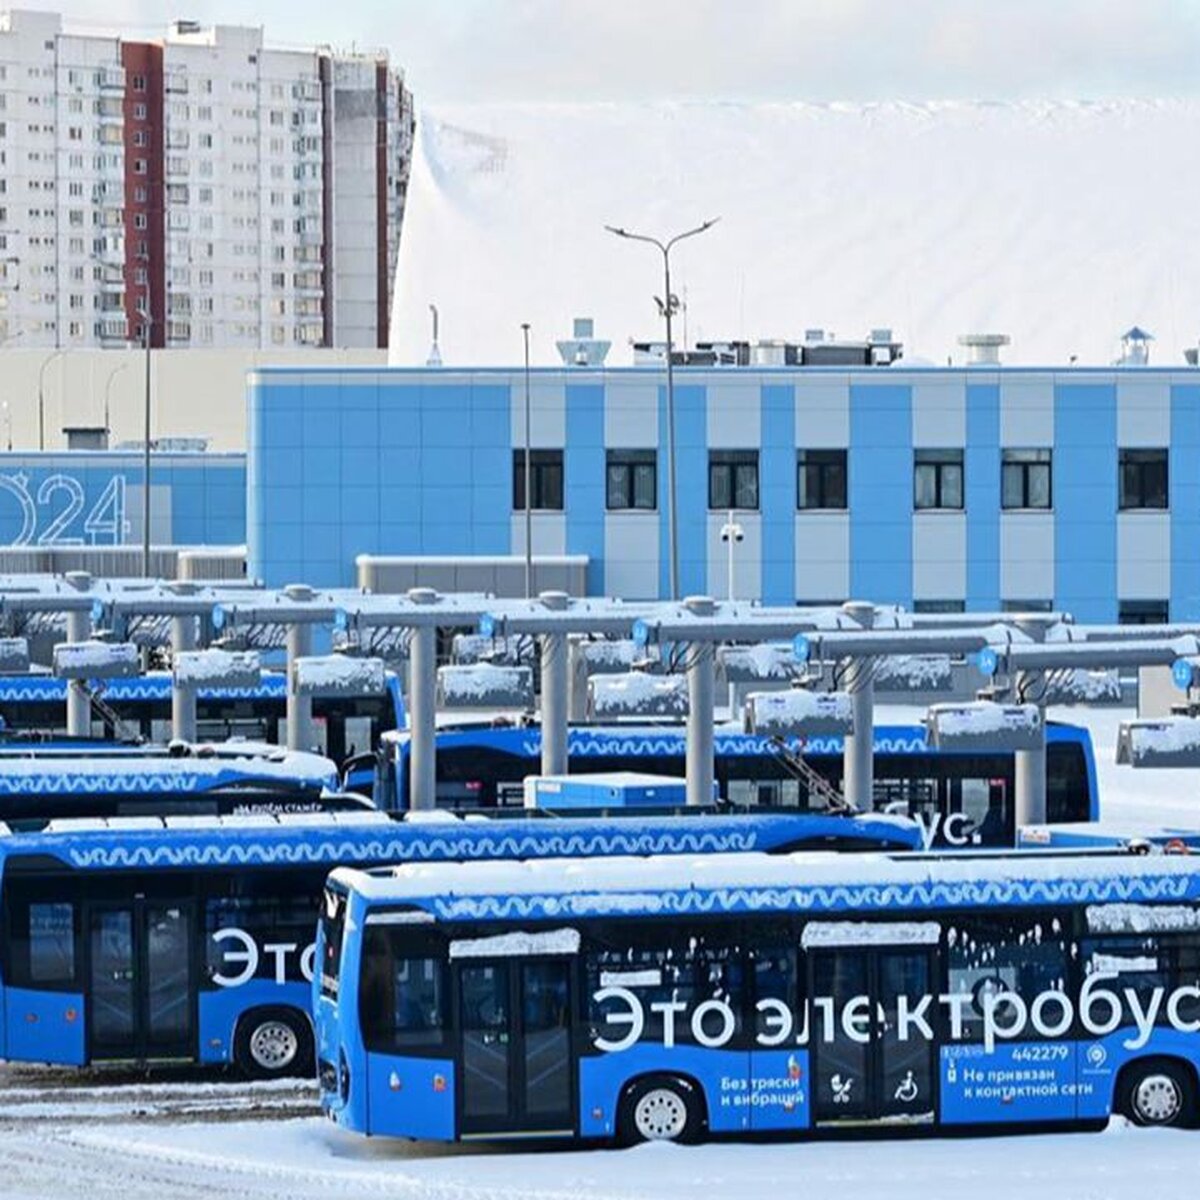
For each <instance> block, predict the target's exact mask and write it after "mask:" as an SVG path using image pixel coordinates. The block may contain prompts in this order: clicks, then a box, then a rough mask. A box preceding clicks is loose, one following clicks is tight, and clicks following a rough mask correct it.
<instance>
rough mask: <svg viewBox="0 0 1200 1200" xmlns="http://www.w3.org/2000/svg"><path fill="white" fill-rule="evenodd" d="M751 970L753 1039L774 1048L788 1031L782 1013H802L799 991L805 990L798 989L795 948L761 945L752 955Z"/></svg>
mask: <svg viewBox="0 0 1200 1200" xmlns="http://www.w3.org/2000/svg"><path fill="white" fill-rule="evenodd" d="M750 967H751V970H752V971H753V974H754V1004H755V1026H754V1036H755V1037H756V1038H757V1039H761V1044H763V1045H774V1044H775V1043H776V1042H777V1041H778V1040H779V1038H780V1034H781V1031H782V1030H783V1029H784V1028H785V1020H786V1019H785V1018H784V1017H783V1010H786V1011H787V1012H788V1013H792V1014H794V1013H797V1012H799V1011H800V1002H799V999H798V996H797V992H798V990H803V989H798V987H797V983H798V981H797V975H796V949H795V947H794V946H762V947H760V948H758V949H756V950H753V951H752V952H751V956H750ZM764 1001H765V1002H768V1003H765V1004H764ZM780 1005H782V1006H783V1010H781V1008H780Z"/></svg>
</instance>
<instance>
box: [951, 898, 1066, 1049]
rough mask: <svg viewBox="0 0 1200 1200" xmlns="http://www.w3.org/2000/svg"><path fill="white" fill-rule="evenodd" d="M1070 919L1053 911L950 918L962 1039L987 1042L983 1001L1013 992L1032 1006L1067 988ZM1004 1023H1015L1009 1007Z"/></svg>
mask: <svg viewBox="0 0 1200 1200" xmlns="http://www.w3.org/2000/svg"><path fill="white" fill-rule="evenodd" d="M1067 928H1069V921H1068V920H1065V919H1064V918H1063V917H1062V916H1061V915H1058V914H1055V913H1054V912H1047V911H1041V912H1034V913H1029V914H1016V915H1013V916H998V917H988V916H970V917H961V918H948V919H947V927H946V946H947V962H948V967H949V984H950V992H951V994H953V995H960V996H966V997H967V999H966V1000H965V1002H960V1003H962V1010H961V1011H962V1015H963V1037H964V1038H965V1039H966V1040H967V1041H980V1040H982V1038H983V1013H984V1009H985V1007H986V1000H985V998H986V997H987V995H989V994H992V995H994V994H996V993H999V992H1013V993H1015V994H1016V995H1018V996H1020V997H1021V998H1022V999H1023V1000H1024V1001H1025V1002H1026V1004H1027V1005H1028V1004H1031V1003H1032V1002H1033V1001H1034V1000H1035V999H1036V998H1037V997H1038V996H1039V995H1040V994H1041V993H1042V992H1062V991H1065V990H1066V986H1067V974H1068V971H1069V965H1070V956H1069V954H1068V946H1067V933H1066V929H1067ZM1001 1020H1005V1021H1008V1020H1011V1015H1010V1013H1009V1010H1008V1009H1007V1008H1004V1009H1003V1013H1002V1016H1001Z"/></svg>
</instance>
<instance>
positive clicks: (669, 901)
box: [430, 875, 1190, 921]
mask: <svg viewBox="0 0 1200 1200" xmlns="http://www.w3.org/2000/svg"><path fill="white" fill-rule="evenodd" d="M1189 887H1190V880H1189V879H1188V877H1187V876H1185V875H1178V876H1169V875H1167V876H1160V877H1159V878H1148V877H1146V876H1138V877H1137V878H1134V879H1131V880H1126V879H1036V880H1023V879H1017V880H1010V879H1003V880H981V881H969V880H959V881H955V882H947V883H915V884H908V883H894V884H866V885H862V886H856V885H847V884H837V885H834V886H824V885H815V886H812V887H769V888H749V887H738V888H713V889H712V890H710V891H703V892H701V891H694V890H692V891H663V892H649V891H647V892H630V893H627V894H626V895H625V896H624V897H623V904H624V907H625V909H626V911H637V912H644V913H649V914H655V915H660V916H663V915H667V916H672V915H679V916H686V915H691V914H696V913H713V912H747V911H750V912H754V911H760V910H765V911H769V912H809V911H818V912H820V911H830V912H839V911H846V910H850V911H855V910H860V909H861V910H869V911H878V910H881V909H888V908H896V909H923V908H930V909H933V908H939V907H945V908H961V907H971V906H974V905H979V906H987V905H991V904H998V905H999V904H1088V903H1097V904H1101V903H1105V902H1107V901H1112V900H1121V901H1123V900H1140V901H1153V900H1184V899H1187V898H1188V894H1189ZM606 901H607V897H606V896H605V895H603V894H601V895H595V894H592V893H589V892H586V891H580V892H576V893H574V894H572V895H557V894H545V895H540V894H532V895H525V896H484V897H478V898H477V897H471V896H453V897H433V898H432V899H431V901H430V904H431V907H432V908H433V910H434V912H435V914H436V916H437V917H438V919H439V920H443V921H453V920H530V919H537V918H539V917H558V916H580V917H582V916H587V915H588V914H589V913H591V912H592V911H594V910H595V909H597V908H601V909H602V908H603V907H604V905H605V903H606Z"/></svg>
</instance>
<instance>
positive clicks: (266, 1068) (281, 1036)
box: [234, 1008, 312, 1079]
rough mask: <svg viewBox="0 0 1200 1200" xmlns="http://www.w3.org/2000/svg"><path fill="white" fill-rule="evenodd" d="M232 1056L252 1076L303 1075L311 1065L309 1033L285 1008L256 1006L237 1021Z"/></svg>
mask: <svg viewBox="0 0 1200 1200" xmlns="http://www.w3.org/2000/svg"><path fill="white" fill-rule="evenodd" d="M234 1057H235V1059H236V1060H237V1065H238V1066H239V1067H240V1068H241V1070H242V1072H243V1073H244V1074H246V1075H249V1076H250V1077H251V1078H252V1079H278V1078H281V1077H282V1076H285V1075H306V1074H308V1073H309V1072H310V1070H311V1069H312V1035H311V1033H310V1032H309V1029H308V1022H307V1021H306V1020H305V1019H304V1017H303V1016H301V1015H300V1014H299V1013H297V1012H293V1011H292V1010H290V1009H286V1008H260V1009H257V1010H256V1011H254V1012H251V1013H247V1014H246V1016H244V1017H243V1018H242V1020H241V1023H240V1024H239V1025H238V1036H237V1044H236V1046H235V1047H234Z"/></svg>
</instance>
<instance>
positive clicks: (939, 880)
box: [333, 850, 1200, 920]
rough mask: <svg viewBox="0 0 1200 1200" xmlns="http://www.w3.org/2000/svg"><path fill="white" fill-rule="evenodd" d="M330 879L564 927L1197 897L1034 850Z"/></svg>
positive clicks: (1196, 871)
mask: <svg viewBox="0 0 1200 1200" xmlns="http://www.w3.org/2000/svg"><path fill="white" fill-rule="evenodd" d="M333 878H334V879H335V880H337V882H339V883H340V884H342V885H344V886H345V887H347V888H349V889H352V890H354V891H356V892H358V893H359V894H361V895H362V896H363V897H364V898H365V899H366V900H367V901H368V902H369V903H371V904H416V905H418V906H421V907H424V908H427V909H430V910H431V911H433V912H434V913H435V915H437V916H438V917H441V918H442V919H446V920H450V919H464V920H472V919H474V920H479V919H488V918H491V919H505V918H507V919H520V918H525V919H535V920H536V919H558V920H561V919H564V918H568V917H572V916H574V917H577V918H578V917H583V916H588V915H596V914H598V913H606V912H607V913H611V912H614V911H620V912H628V913H643V914H646V915H664V916H666V915H682V914H697V913H711V912H738V911H742V912H744V911H756V910H762V911H778V910H796V911H806V910H809V911H811V910H827V909H834V910H845V909H854V908H867V909H908V910H913V909H924V908H930V907H938V906H943V905H950V906H964V905H990V904H996V903H1010V904H1033V903H1040V904H1054V903H1080V902H1085V901H1086V902H1093V903H1103V902H1107V901H1114V900H1139V901H1147V900H1156V899H1162V900H1174V901H1176V902H1178V901H1181V900H1188V899H1194V898H1198V897H1200V861H1197V860H1195V859H1191V858H1188V857H1183V856H1181V857H1178V858H1176V857H1165V856H1156V857H1138V856H1133V855H1128V854H1126V855H1121V854H1106V855H1097V854H1094V853H1093V854H1086V853H1078V852H1075V853H1071V852H1065V853H1063V852H1055V851H1048V850H1031V851H1016V852H1011V851H1010V852H1002V853H997V854H983V855H974V854H972V855H966V854H957V855H946V856H927V855H888V854H873V853H870V854H855V855H839V854H837V853H835V852H829V851H801V852H796V853H793V854H782V855H765V854H761V853H748V854H736V853H735V854H720V855H703V856H676V857H649V858H592V859H584V860H575V861H564V860H541V861H528V862H477V863H422V864H417V863H411V864H404V865H401V866H395V867H387V868H376V869H375V870H371V871H362V870H354V869H350V868H339V869H338V870H336V871H335V872H334V873H333Z"/></svg>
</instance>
